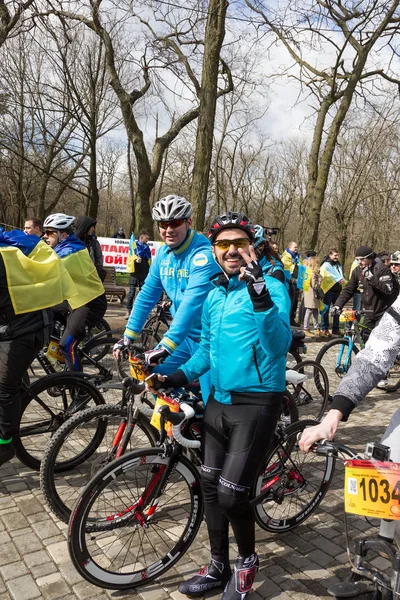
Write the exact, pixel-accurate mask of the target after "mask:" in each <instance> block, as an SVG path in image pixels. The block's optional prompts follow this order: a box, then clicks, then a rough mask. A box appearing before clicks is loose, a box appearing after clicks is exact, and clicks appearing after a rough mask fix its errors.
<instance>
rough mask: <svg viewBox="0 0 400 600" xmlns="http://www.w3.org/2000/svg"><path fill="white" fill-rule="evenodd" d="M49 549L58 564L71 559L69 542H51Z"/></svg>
mask: <svg viewBox="0 0 400 600" xmlns="http://www.w3.org/2000/svg"><path fill="white" fill-rule="evenodd" d="M47 551H48V552H49V553H50V555H51V557H52V559H53V560H54V561H55V562H56V563H57V564H60V563H63V562H69V561H70V558H69V554H68V546H67V542H57V543H56V544H50V546H47Z"/></svg>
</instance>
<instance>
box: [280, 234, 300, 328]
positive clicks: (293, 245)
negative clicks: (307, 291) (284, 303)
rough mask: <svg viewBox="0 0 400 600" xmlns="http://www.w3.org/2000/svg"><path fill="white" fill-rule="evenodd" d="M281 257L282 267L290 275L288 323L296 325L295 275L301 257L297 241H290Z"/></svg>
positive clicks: (297, 290) (296, 293)
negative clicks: (290, 306) (290, 305)
mask: <svg viewBox="0 0 400 600" xmlns="http://www.w3.org/2000/svg"><path fill="white" fill-rule="evenodd" d="M281 258H282V263H283V268H284V269H285V271H288V272H289V273H290V275H291V280H290V287H289V296H290V300H291V304H292V308H291V311H290V324H291V325H292V326H293V327H298V326H299V323H298V322H297V321H296V313H297V305H298V303H299V295H300V290H299V289H298V288H297V275H298V267H299V265H301V259H300V254H299V246H298V244H297V242H290V243H289V245H288V247H287V248H286V250H285V251H284V252H283V254H282V257H281Z"/></svg>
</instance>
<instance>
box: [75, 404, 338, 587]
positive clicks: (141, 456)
mask: <svg viewBox="0 0 400 600" xmlns="http://www.w3.org/2000/svg"><path fill="white" fill-rule="evenodd" d="M178 399H179V398H178ZM176 400H177V397H175V398H174V399H173V400H172V403H173V404H174V407H175V409H176V408H177V406H176V404H178V405H179V403H176ZM164 402H165V406H163V407H162V408H160V410H159V414H160V415H161V416H160V423H159V427H160V431H161V441H160V443H161V446H160V447H159V448H153V449H141V450H138V451H135V452H131V453H128V454H125V455H124V456H122V457H121V458H119V459H117V460H116V461H114V462H113V463H111V464H110V465H108V466H106V467H104V468H103V469H102V470H101V471H100V472H99V473H98V474H97V475H96V476H95V477H94V478H93V479H92V480H91V481H90V482H89V484H88V485H87V486H86V488H85V489H84V490H83V491H82V492H81V494H80V496H79V498H78V500H77V503H76V506H75V508H74V510H73V512H72V515H71V519H70V522H69V528H68V547H69V552H70V556H71V560H72V562H73V564H74V566H75V568H76V569H77V570H78V572H79V573H80V575H81V576H82V577H84V578H85V579H86V580H87V581H89V582H90V583H92V584H94V585H97V586H99V587H105V588H108V589H118V590H122V589H130V588H136V587H139V586H142V585H145V584H147V583H148V582H150V581H152V580H153V579H154V578H156V577H159V576H160V575H162V574H163V573H165V572H166V571H168V570H169V569H170V568H171V567H172V566H173V565H174V564H175V563H176V562H177V561H178V560H179V559H180V558H181V556H182V555H183V554H184V553H185V552H186V551H187V549H188V548H189V546H190V545H191V543H192V542H193V540H194V539H195V537H196V534H197V531H198V529H199V527H200V524H201V521H202V518H203V498H202V492H201V487H200V477H199V473H198V470H197V468H196V465H198V464H199V462H200V458H199V446H200V442H199V441H198V430H199V429H201V414H199V411H200V407H199V404H198V403H197V402H196V401H193V402H191V403H190V404H189V403H188V402H184V403H182V404H180V405H179V408H180V410H182V411H183V412H178V413H176V412H171V409H170V406H169V403H170V401H168V399H166V398H164ZM156 409H157V404H156ZM156 409H155V410H156ZM167 422H168V423H172V431H171V432H169V434H168V436H167V434H166V433H164V432H165V424H166V423H167ZM314 424H315V422H314V421H305V422H297V423H294V424H292V425H289V426H287V427H284V426H283V425H282V424H279V425H278V427H277V430H276V432H275V439H274V443H273V444H272V446H271V447H270V448H269V450H268V451H267V454H266V459H265V463H264V464H263V466H262V468H261V469H260V472H259V475H258V477H257V478H256V481H255V483H254V486H253V488H252V492H251V498H252V500H251V502H252V504H253V506H254V509H255V514H256V520H257V522H258V524H259V525H260V526H261V527H262V528H263V529H265V530H267V531H273V532H275V533H276V532H277V531H287V530H288V529H292V528H294V527H296V526H297V525H299V524H300V523H301V522H303V521H304V520H305V519H307V518H308V517H309V516H310V514H311V513H312V512H313V511H314V510H315V509H316V507H317V506H318V504H319V503H320V502H321V500H322V498H323V497H324V495H325V493H326V491H327V489H328V487H329V484H330V481H331V479H332V476H333V472H334V461H333V459H330V458H326V457H319V456H317V455H316V454H311V455H309V454H308V455H306V454H304V453H301V458H300V459H299V450H297V451H296V448H295V447H296V444H297V447H298V442H297V437H298V434H299V433H301V432H302V431H303V430H304V427H306V426H312V425H314ZM181 426H183V429H182V431H181ZM184 448H186V449H187V450H184ZM185 452H189V457H190V458H189V457H188V456H186V455H185ZM296 461H297V462H296ZM282 505H284V506H285V513H286V514H285V517H284V518H283V517H282V518H280V517H278V516H277V513H276V510H277V509H278V507H281V506H282ZM279 510H281V509H280V508H279Z"/></svg>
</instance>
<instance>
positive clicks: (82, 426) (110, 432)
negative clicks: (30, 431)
mask: <svg viewBox="0 0 400 600" xmlns="http://www.w3.org/2000/svg"><path fill="white" fill-rule="evenodd" d="M127 419H128V410H127V408H121V407H118V406H110V405H107V404H105V405H103V406H96V407H94V408H89V409H87V410H83V411H80V412H79V413H77V414H76V415H74V416H73V417H71V419H68V421H67V422H66V423H64V425H62V426H61V427H60V428H59V429H58V430H57V431H56V433H55V434H54V436H53V437H52V439H51V440H50V441H49V443H48V444H47V446H46V448H45V451H44V454H43V459H42V463H41V466H40V487H41V490H42V492H43V495H44V497H45V499H46V501H47V504H48V505H49V507H50V508H51V510H52V511H53V513H54V514H55V515H56V516H57V517H58V518H59V519H60V520H61V521H63V522H64V523H68V520H69V518H70V516H71V511H72V508H73V507H74V504H75V502H76V500H77V498H78V496H79V494H80V492H81V491H82V487H83V486H85V485H86V484H87V482H88V481H89V480H90V479H91V478H92V477H94V475H96V473H98V471H99V470H100V469H101V468H102V467H104V465H106V464H109V463H110V462H111V461H112V460H115V457H116V452H117V449H118V440H117V436H120V435H122V433H123V431H124V430H125V426H126V423H127ZM127 426H128V427H130V428H131V430H130V432H131V436H130V438H129V443H128V447H127V451H131V450H135V449H137V448H143V447H146V446H155V444H156V441H157V439H158V436H157V433H156V430H155V429H153V427H151V425H150V424H149V422H148V420H147V419H146V418H145V417H144V416H143V415H141V414H140V415H139V416H138V419H137V421H135V422H134V424H130V423H129V424H128V425H127Z"/></svg>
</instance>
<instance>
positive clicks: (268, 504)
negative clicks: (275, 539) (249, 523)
mask: <svg viewBox="0 0 400 600" xmlns="http://www.w3.org/2000/svg"><path fill="white" fill-rule="evenodd" d="M312 425H317V422H316V421H298V422H297V423H294V424H293V425H290V426H289V427H287V428H286V429H282V430H281V431H280V432H278V434H277V435H276V440H275V443H274V444H273V445H272V446H271V447H270V448H269V450H268V452H267V455H266V459H265V462H264V465H263V467H262V468H261V470H260V473H259V475H258V477H257V479H256V481H255V484H254V487H253V491H252V497H253V500H252V504H253V506H254V510H255V517H256V521H257V523H258V524H259V526H260V527H261V528H262V529H265V530H266V531H271V532H273V533H279V532H283V531H289V530H290V529H294V528H295V527H297V526H298V525H300V523H303V521H305V520H306V519H308V517H310V516H311V515H312V513H313V512H314V511H315V510H316V508H317V507H318V505H319V503H320V502H321V500H322V499H323V497H324V496H325V494H326V492H327V491H328V488H329V485H330V483H331V481H332V477H333V474H334V472H335V464H336V459H335V458H334V457H332V456H319V455H317V454H314V453H313V452H309V453H306V452H302V451H301V450H300V448H299V444H298V439H297V438H298V435H299V434H301V433H302V432H303V430H304V429H305V428H306V427H310V426H312Z"/></svg>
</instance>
